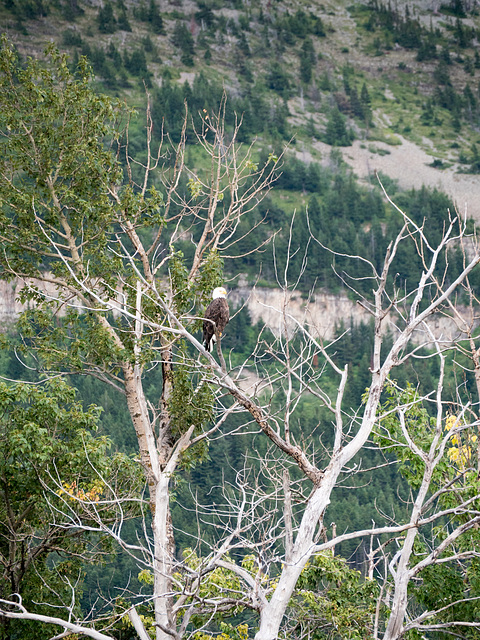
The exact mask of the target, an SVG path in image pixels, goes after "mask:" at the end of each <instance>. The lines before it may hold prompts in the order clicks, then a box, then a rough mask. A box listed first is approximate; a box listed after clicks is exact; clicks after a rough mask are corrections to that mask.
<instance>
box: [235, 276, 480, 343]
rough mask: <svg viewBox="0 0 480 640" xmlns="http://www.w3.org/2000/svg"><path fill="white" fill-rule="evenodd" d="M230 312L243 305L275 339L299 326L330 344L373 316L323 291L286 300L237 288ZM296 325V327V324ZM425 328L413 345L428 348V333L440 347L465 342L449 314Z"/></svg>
mask: <svg viewBox="0 0 480 640" xmlns="http://www.w3.org/2000/svg"><path fill="white" fill-rule="evenodd" d="M229 300H230V304H231V307H232V308H235V307H238V306H240V305H241V304H245V306H246V307H247V309H248V311H249V313H250V316H251V318H252V322H253V323H254V324H256V323H257V322H259V321H260V322H262V323H264V324H265V325H266V326H267V327H268V328H269V329H270V330H271V331H272V332H273V333H274V334H275V335H279V334H281V333H282V334H284V333H285V332H287V334H291V333H292V332H293V331H294V330H295V327H297V326H298V324H300V325H301V326H305V327H307V329H308V331H309V332H310V333H311V334H312V335H313V336H314V337H315V338H319V339H325V340H330V339H331V338H333V337H334V335H335V330H336V329H337V328H338V327H339V326H340V324H341V323H342V322H343V325H344V327H345V329H348V328H349V327H350V326H351V325H352V324H354V325H358V324H360V323H361V322H364V323H369V322H370V321H371V320H372V316H371V315H370V314H369V313H368V312H367V311H366V310H365V309H364V308H363V307H361V306H360V305H359V304H357V303H356V302H354V301H352V300H351V299H350V298H348V297H347V296H346V295H342V294H339V295H333V294H330V293H327V292H324V291H318V292H315V294H314V295H313V296H311V297H310V298H308V299H307V298H305V297H303V296H302V294H301V292H300V291H290V292H288V293H287V295H286V296H285V295H284V293H283V292H282V291H281V290H280V289H267V288H260V287H259V288H257V287H255V288H253V289H252V288H251V287H246V286H243V287H239V288H238V289H234V290H233V291H232V292H231V293H230V294H229ZM458 310H459V312H460V314H461V316H462V317H463V318H464V319H465V321H466V322H467V323H468V324H469V325H471V326H476V325H478V324H479V322H478V319H476V318H474V317H473V316H472V314H473V310H472V309H471V308H470V307H463V306H459V307H458ZM397 320H398V319H397V318H395V317H394V316H393V315H392V314H390V315H389V316H387V318H386V319H385V322H386V324H385V328H387V327H388V328H389V329H390V331H391V332H392V334H393V335H395V332H396V331H397ZM297 323H298V324H297ZM427 325H428V330H427V327H425V326H424V327H420V328H419V329H417V331H416V332H415V334H414V338H413V339H414V342H416V343H417V344H420V343H422V344H425V345H426V346H427V345H428V343H429V342H431V337H430V335H429V331H431V332H432V334H433V336H434V337H435V338H436V339H437V340H440V341H441V342H442V343H443V344H445V345H448V344H451V343H452V342H453V341H454V340H458V339H459V338H464V337H465V334H464V333H463V332H462V330H461V328H460V327H459V326H458V325H457V323H456V322H455V321H454V319H453V318H452V314H450V313H449V314H448V315H446V314H445V315H440V314H436V315H435V316H432V317H431V318H429V319H428V320H427Z"/></svg>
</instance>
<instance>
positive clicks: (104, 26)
mask: <svg viewBox="0 0 480 640" xmlns="http://www.w3.org/2000/svg"><path fill="white" fill-rule="evenodd" d="M97 23H98V30H99V31H100V32H101V33H115V31H116V30H117V21H116V20H115V16H114V13H113V7H112V3H111V2H109V0H107V2H105V4H104V5H103V7H100V9H99V10H98V15H97Z"/></svg>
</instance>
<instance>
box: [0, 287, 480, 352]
mask: <svg viewBox="0 0 480 640" xmlns="http://www.w3.org/2000/svg"><path fill="white" fill-rule="evenodd" d="M35 284H36V285H37V286H38V288H39V289H41V290H44V291H45V292H46V294H47V295H50V296H52V297H55V290H54V286H53V285H52V286H48V285H45V284H41V283H38V282H37V283H35ZM23 286H25V285H24V283H23V282H21V281H16V280H14V281H11V282H3V281H0V326H3V327H6V326H8V325H10V324H12V323H13V322H15V320H16V319H17V317H18V315H19V314H20V313H21V312H22V311H23V310H24V309H25V307H26V305H24V304H22V303H20V301H19V300H18V293H19V292H20V290H21V289H22V287H23ZM228 299H229V302H230V308H231V309H232V310H233V309H235V308H238V307H239V306H241V305H245V306H246V308H247V309H248V311H249V313H250V316H251V318H252V322H253V324H256V323H257V322H261V323H263V324H265V326H267V327H268V328H269V329H270V330H271V331H272V333H274V335H280V334H285V333H286V334H287V335H292V334H293V332H294V331H295V329H296V328H297V327H298V325H300V326H304V327H306V328H307V330H308V331H309V332H310V333H311V334H312V335H313V336H314V337H315V338H317V339H320V340H330V339H332V338H333V337H334V335H335V330H336V329H337V328H338V327H339V326H340V324H341V323H342V322H343V325H344V327H345V328H346V329H348V327H350V326H351V325H352V324H354V325H357V324H360V323H361V322H365V323H368V322H370V321H371V319H372V316H371V315H370V314H369V313H368V312H367V311H366V310H365V309H364V308H363V307H361V306H360V305H359V304H357V303H355V302H354V301H353V300H351V299H350V298H348V297H347V296H346V295H342V294H338V295H333V294H331V293H328V292H325V291H317V292H315V294H313V295H311V296H310V297H308V298H307V297H305V296H304V294H302V293H301V292H300V291H288V292H287V293H286V294H285V293H284V292H283V291H282V290H280V289H274V288H266V287H253V288H252V287H250V286H247V285H242V286H240V287H238V288H236V289H234V290H233V291H231V292H230V294H229V296H228ZM459 311H460V312H461V315H462V317H463V318H465V319H468V320H469V322H471V323H472V326H473V325H477V324H478V321H477V320H476V319H473V318H472V317H471V316H472V313H473V311H472V310H471V309H470V308H466V307H462V308H459ZM387 321H388V327H389V328H390V330H391V331H392V333H395V326H396V323H395V318H393V317H390V318H387ZM386 326H387V325H386ZM428 327H429V329H430V330H431V331H432V332H433V334H434V336H435V337H436V338H437V339H440V340H442V341H443V342H444V343H445V344H449V343H451V342H452V341H453V340H455V339H458V338H460V337H462V332H461V330H460V329H459V327H458V326H457V324H456V323H455V322H454V321H453V319H452V318H451V317H449V316H447V315H445V316H439V315H438V314H437V315H436V316H434V317H433V318H431V319H430V320H429V322H428ZM415 341H416V342H418V343H420V342H422V343H425V342H428V340H427V336H426V329H425V328H423V329H419V330H418V331H417V333H416V340H415Z"/></svg>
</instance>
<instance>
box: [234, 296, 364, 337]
mask: <svg viewBox="0 0 480 640" xmlns="http://www.w3.org/2000/svg"><path fill="white" fill-rule="evenodd" d="M228 298H229V300H230V304H231V306H232V307H233V308H234V307H238V306H240V305H241V304H245V305H246V307H247V308H248V311H249V313H250V316H251V318H252V322H253V324H256V323H257V322H258V321H261V322H263V323H264V324H265V325H266V326H267V327H268V328H269V329H270V330H271V331H272V332H273V333H274V334H275V335H279V334H280V333H285V329H286V331H287V332H288V333H290V332H293V331H294V329H295V328H296V326H297V323H299V324H300V325H302V326H306V327H307V328H308V330H309V331H310V332H311V333H312V335H314V336H315V337H316V338H322V339H330V338H332V337H333V336H334V333H335V328H336V327H338V325H340V323H341V322H342V321H343V324H344V325H345V327H349V326H350V324H352V323H353V324H359V323H360V322H362V321H363V322H369V320H370V319H371V316H370V315H369V314H368V313H367V312H366V311H365V310H364V309H362V307H360V306H359V305H358V304H356V303H355V302H353V301H352V300H350V299H349V298H348V297H347V296H345V295H333V294H330V293H326V292H323V291H319V292H316V293H315V295H313V296H311V297H309V298H306V297H303V295H302V294H301V292H300V291H289V292H288V293H287V296H285V295H284V292H283V291H281V290H280V289H267V288H261V287H259V288H257V287H255V288H253V289H252V288H251V287H239V288H238V289H234V290H233V291H232V292H231V293H230V294H229V296H228Z"/></svg>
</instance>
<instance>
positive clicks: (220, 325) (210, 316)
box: [203, 287, 230, 351]
mask: <svg viewBox="0 0 480 640" xmlns="http://www.w3.org/2000/svg"><path fill="white" fill-rule="evenodd" d="M212 298H213V300H212V302H211V303H210V304H209V305H208V307H207V309H206V311H205V319H204V321H203V346H204V347H205V349H206V350H207V351H210V350H211V348H212V344H213V343H214V342H215V341H216V339H217V334H218V335H219V336H221V335H222V332H223V330H224V329H225V327H226V326H227V324H228V321H229V319H230V311H229V309H228V302H227V299H226V298H227V291H226V289H224V288H223V287H217V288H216V289H214V290H213V292H212Z"/></svg>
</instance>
